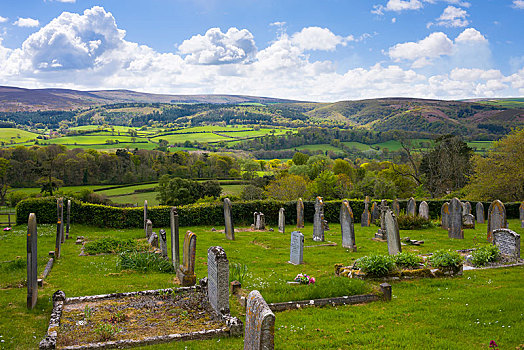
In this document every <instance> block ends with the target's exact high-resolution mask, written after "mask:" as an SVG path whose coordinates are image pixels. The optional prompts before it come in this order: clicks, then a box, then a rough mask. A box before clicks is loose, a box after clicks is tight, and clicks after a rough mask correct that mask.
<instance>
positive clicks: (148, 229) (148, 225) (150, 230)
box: [146, 219, 153, 240]
mask: <svg viewBox="0 0 524 350" xmlns="http://www.w3.org/2000/svg"><path fill="white" fill-rule="evenodd" d="M152 234H153V222H152V221H151V220H149V219H147V220H146V238H147V239H148V240H149V238H150V237H151V235H152Z"/></svg>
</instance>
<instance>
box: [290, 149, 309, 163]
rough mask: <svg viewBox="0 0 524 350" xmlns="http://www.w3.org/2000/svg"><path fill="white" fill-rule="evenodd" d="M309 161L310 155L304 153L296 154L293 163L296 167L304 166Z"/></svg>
mask: <svg viewBox="0 0 524 350" xmlns="http://www.w3.org/2000/svg"><path fill="white" fill-rule="evenodd" d="M308 159H309V155H308V154H305V153H302V152H296V153H295V154H294V155H293V159H292V160H293V163H294V164H295V165H304V164H306V163H307V161H308Z"/></svg>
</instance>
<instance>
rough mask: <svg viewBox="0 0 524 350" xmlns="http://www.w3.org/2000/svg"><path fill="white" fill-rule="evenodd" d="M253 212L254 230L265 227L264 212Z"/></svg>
mask: <svg viewBox="0 0 524 350" xmlns="http://www.w3.org/2000/svg"><path fill="white" fill-rule="evenodd" d="M255 214H256V215H255V230H264V229H265V228H266V219H265V216H264V213H262V212H260V213H257V212H255ZM279 219H280V218H279Z"/></svg>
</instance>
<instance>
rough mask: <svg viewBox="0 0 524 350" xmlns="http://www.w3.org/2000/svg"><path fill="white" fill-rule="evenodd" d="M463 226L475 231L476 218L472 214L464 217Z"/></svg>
mask: <svg viewBox="0 0 524 350" xmlns="http://www.w3.org/2000/svg"><path fill="white" fill-rule="evenodd" d="M462 226H463V227H464V228H465V229H468V228H469V229H474V228H475V217H474V216H473V215H472V214H466V215H464V216H462Z"/></svg>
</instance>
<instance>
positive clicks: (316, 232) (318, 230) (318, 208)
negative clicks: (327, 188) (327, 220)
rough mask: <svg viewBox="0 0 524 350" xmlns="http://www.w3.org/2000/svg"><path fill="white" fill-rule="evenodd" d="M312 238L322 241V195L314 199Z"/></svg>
mask: <svg viewBox="0 0 524 350" xmlns="http://www.w3.org/2000/svg"><path fill="white" fill-rule="evenodd" d="M313 240H314V241H317V242H320V241H322V242H324V202H323V201H322V197H317V198H316V200H315V216H314V217H313Z"/></svg>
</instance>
